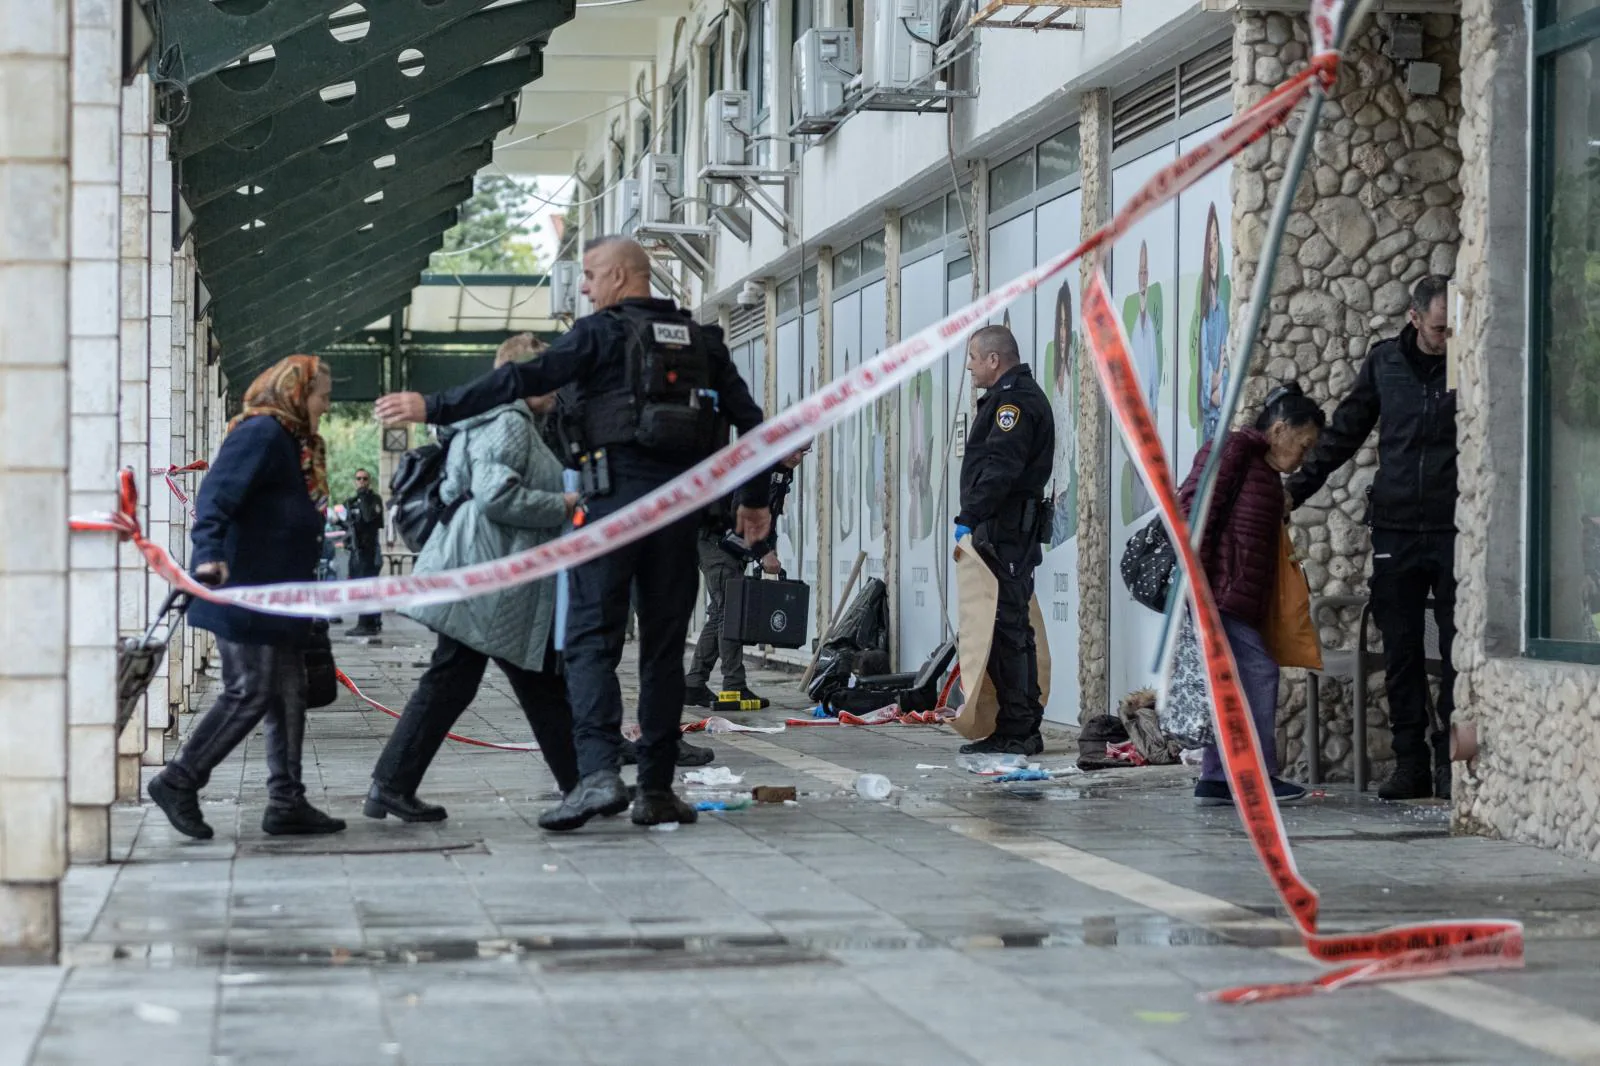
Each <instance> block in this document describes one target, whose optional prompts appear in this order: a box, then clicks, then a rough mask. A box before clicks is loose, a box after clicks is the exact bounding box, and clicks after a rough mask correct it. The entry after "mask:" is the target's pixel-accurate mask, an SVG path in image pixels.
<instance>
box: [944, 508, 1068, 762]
mask: <svg viewBox="0 0 1600 1066" xmlns="http://www.w3.org/2000/svg"><path fill="white" fill-rule="evenodd" d="M956 597H957V604H958V609H957V614H956V619H957V622H958V623H959V626H960V628H959V631H958V638H959V639H958V644H957V646H958V647H959V648H960V650H961V692H962V695H963V696H964V697H965V702H964V703H962V705H961V711H960V713H958V714H957V715H956V716H955V718H953V719H951V720H950V724H951V725H952V726H953V727H955V731H956V732H957V733H960V734H961V735H962V736H964V737H966V738H967V739H968V740H982V739H983V738H984V737H986V736H988V735H989V734H991V733H993V732H994V719H995V714H996V712H998V711H999V709H1000V704H999V702H998V701H997V700H996V698H995V693H994V686H993V685H992V684H990V682H989V648H990V645H991V644H992V643H993V642H994V619H995V610H996V606H997V604H998V603H999V601H1000V582H999V580H998V579H997V578H996V577H995V576H994V572H993V571H991V570H990V569H989V566H988V564H987V563H985V562H984V561H983V559H982V558H981V557H980V556H979V555H978V553H977V551H976V550H975V549H974V548H973V547H972V538H971V537H970V536H967V537H962V538H961V542H960V543H959V544H957V545H956ZM1028 622H1029V625H1031V626H1032V627H1033V641H1034V645H1035V647H1036V648H1037V649H1038V659H1039V702H1040V703H1049V702H1050V638H1049V636H1048V635H1047V634H1046V633H1045V629H1044V614H1043V612H1041V611H1040V610H1039V597H1038V596H1035V597H1033V599H1032V600H1031V601H1030V602H1029V603H1028Z"/></svg>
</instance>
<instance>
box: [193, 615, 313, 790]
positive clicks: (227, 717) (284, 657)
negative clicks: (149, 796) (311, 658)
mask: <svg viewBox="0 0 1600 1066" xmlns="http://www.w3.org/2000/svg"><path fill="white" fill-rule="evenodd" d="M217 652H218V654H219V656H220V657H221V659H222V694H221V695H219V696H218V697H217V699H216V702H215V703H213V704H212V705H211V709H210V710H209V711H207V712H206V713H205V715H204V716H203V717H202V718H201V719H200V721H199V722H198V723H196V725H195V727H194V731H193V732H191V733H190V734H189V739H188V740H187V741H185V742H184V745H183V749H182V750H181V751H179V752H178V755H177V757H176V758H174V759H173V760H172V762H170V763H168V764H167V768H166V769H165V770H163V771H162V776H164V777H165V778H166V779H167V780H168V781H169V782H170V783H172V784H173V785H176V786H177V787H179V788H191V789H201V788H205V787H206V784H207V783H208V782H209V781H210V780H211V771H213V770H215V769H216V768H217V766H218V765H220V764H221V762H222V760H223V759H226V758H227V757H228V756H229V755H230V754H231V753H232V752H233V749H234V748H237V747H238V746H239V745H240V744H241V743H243V742H244V739H245V738H246V737H248V736H249V735H250V734H251V733H252V732H253V731H254V730H255V728H256V726H257V725H258V724H260V723H262V722H265V731H266V735H267V805H268V806H269V807H277V808H289V807H294V806H296V805H298V804H300V803H301V802H303V801H304V800H305V795H306V786H305V785H304V784H302V783H301V781H300V750H301V746H302V744H303V743H304V741H305V735H306V662H305V652H303V651H301V650H300V649H299V648H282V647H275V646H273V645H270V644H235V643H233V642H232V641H229V640H222V639H221V638H218V640H217Z"/></svg>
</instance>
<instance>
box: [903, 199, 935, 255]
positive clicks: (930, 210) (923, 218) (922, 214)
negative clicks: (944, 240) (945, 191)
mask: <svg viewBox="0 0 1600 1066" xmlns="http://www.w3.org/2000/svg"><path fill="white" fill-rule="evenodd" d="M943 236H944V201H943V200H935V201H934V202H933V203H931V204H925V205H923V206H922V207H919V208H917V209H916V210H915V211H912V212H910V213H909V214H907V215H906V216H905V217H903V218H901V219H900V252H901V254H902V255H903V254H905V253H906V252H910V251H914V250H916V249H918V248H921V247H923V246H924V245H926V244H930V243H932V242H933V241H936V240H938V239H939V238H940V237H943Z"/></svg>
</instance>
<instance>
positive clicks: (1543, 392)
mask: <svg viewBox="0 0 1600 1066" xmlns="http://www.w3.org/2000/svg"><path fill="white" fill-rule="evenodd" d="M1545 6H1546V10H1547V12H1548V11H1549V9H1550V8H1552V7H1553V8H1554V9H1555V11H1554V12H1551V13H1552V14H1558V15H1570V14H1573V13H1576V12H1578V11H1583V10H1592V9H1594V8H1596V7H1597V6H1600V4H1597V2H1596V0H1587V2H1579V0H1561V2H1559V3H1556V4H1550V5H1545ZM1581 24H1588V26H1587V29H1588V33H1587V35H1585V34H1584V33H1583V32H1582V29H1581V28H1580V25H1581ZM1552 31H1553V32H1552ZM1539 43H1540V46H1541V47H1540V49H1539V50H1540V52H1541V53H1542V54H1540V55H1539V57H1538V87H1537V90H1536V100H1535V112H1534V113H1535V116H1536V122H1537V134H1536V138H1535V165H1536V167H1537V168H1538V171H1537V175H1536V185H1535V188H1536V192H1537V207H1536V217H1537V218H1538V219H1539V233H1538V244H1537V245H1536V248H1537V250H1538V251H1537V254H1538V258H1537V260H1536V261H1535V268H1536V271H1537V272H1538V273H1537V275H1536V276H1538V278H1539V281H1540V284H1539V287H1538V296H1537V302H1536V305H1535V306H1536V308H1537V312H1538V314H1537V318H1536V323H1535V334H1534V348H1533V351H1534V356H1535V361H1536V382H1537V384H1536V392H1535V402H1536V407H1535V418H1534V423H1533V424H1534V441H1533V456H1534V464H1535V465H1534V471H1535V473H1534V478H1535V482H1534V487H1535V508H1534V517H1535V524H1534V531H1533V532H1534V536H1533V547H1534V552H1533V563H1534V593H1533V595H1532V596H1531V597H1530V603H1531V605H1532V609H1533V617H1532V619H1531V621H1532V625H1531V627H1530V636H1531V637H1532V638H1533V640H1532V642H1531V646H1532V649H1533V650H1534V652H1535V653H1536V654H1542V655H1549V656H1550V657H1555V658H1563V659H1581V660H1586V661H1593V662H1600V25H1595V20H1594V19H1593V18H1592V17H1589V18H1583V19H1579V20H1576V22H1556V23H1555V24H1554V25H1552V26H1550V27H1547V29H1546V30H1545V31H1542V32H1541V33H1540V34H1539Z"/></svg>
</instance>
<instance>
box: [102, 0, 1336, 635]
mask: <svg viewBox="0 0 1600 1066" xmlns="http://www.w3.org/2000/svg"><path fill="white" fill-rule="evenodd" d="M1318 2H1319V3H1325V2H1329V0H1318ZM1337 65H1338V58H1337V56H1336V55H1334V54H1333V53H1331V52H1325V53H1321V54H1319V55H1317V56H1315V57H1314V58H1313V59H1312V62H1311V65H1310V66H1308V67H1307V68H1306V69H1305V70H1302V71H1300V72H1299V73H1297V74H1295V75H1294V76H1293V77H1292V78H1290V79H1289V80H1288V81H1286V82H1285V83H1284V84H1283V85H1281V86H1279V87H1278V88H1277V89H1275V90H1273V91H1272V92H1271V93H1269V94H1268V95H1267V96H1266V97H1265V98H1263V99H1262V100H1261V101H1260V102H1259V103H1257V104H1256V105H1255V106H1254V107H1252V108H1250V109H1249V110H1247V111H1245V112H1244V113H1243V114H1241V115H1238V116H1237V117H1235V118H1234V119H1233V120H1232V121H1230V122H1229V123H1228V125H1227V127H1226V128H1225V129H1224V130H1223V131H1222V132H1221V133H1219V134H1218V135H1217V136H1216V137H1214V138H1213V139H1211V140H1209V141H1207V142H1205V143H1203V144H1201V145H1198V146H1197V147H1195V148H1193V149H1191V150H1190V151H1188V152H1185V153H1184V154H1183V156H1182V157H1180V158H1179V159H1177V160H1176V161H1174V162H1173V163H1172V164H1171V165H1170V166H1168V167H1166V168H1165V169H1163V170H1162V171H1161V173H1159V174H1157V175H1156V176H1155V177H1154V178H1153V179H1152V180H1151V181H1150V182H1149V183H1148V184H1147V185H1145V187H1144V188H1143V189H1141V190H1140V192H1139V193H1138V194H1136V195H1135V196H1134V197H1133V199H1132V200H1131V201H1130V202H1129V203H1128V204H1127V205H1126V206H1125V207H1124V208H1123V209H1122V210H1121V211H1120V212H1118V213H1117V215H1116V217H1115V218H1114V219H1113V220H1112V221H1111V223H1110V224H1109V225H1107V226H1105V227H1104V228H1102V229H1101V230H1099V231H1098V232H1096V233H1095V234H1094V235H1093V236H1091V237H1090V238H1089V239H1088V240H1086V241H1084V242H1083V243H1082V244H1081V245H1079V246H1078V247H1077V248H1075V249H1073V250H1072V251H1070V252H1063V253H1061V254H1060V255H1057V256H1055V257H1053V258H1052V259H1050V260H1048V261H1046V262H1045V263H1043V264H1041V265H1040V266H1038V267H1035V268H1034V269H1033V270H1030V271H1028V272H1027V273H1026V274H1023V275H1022V276H1021V277H1019V278H1017V279H1016V280H1014V281H1012V282H1010V283H1009V284H1007V285H1004V286H1001V287H1000V288H998V289H996V290H994V291H993V292H990V293H989V294H987V295H986V296H982V297H980V298H979V299H977V300H974V301H973V302H972V303H970V304H968V305H967V306H966V307H963V308H962V309H961V310H959V311H956V312H955V313H953V314H950V315H947V316H945V317H944V318H943V319H941V320H940V321H938V322H936V323H934V324H933V325H931V326H929V327H928V328H926V329H923V330H921V331H919V332H918V333H916V334H915V335H913V336H912V337H910V338H908V339H906V340H903V341H901V342H899V343H898V344H895V345H893V346H891V347H890V348H888V349H886V350H885V351H883V352H882V353H881V354H879V355H878V356H877V357H875V358H873V359H871V360H869V361H867V362H866V363H863V364H862V365H861V366H859V367H856V368H855V369H853V370H851V371H849V372H847V373H845V374H843V375H841V376H840V377H838V378H835V379H834V380H833V381H832V382H830V383H829V384H827V385H826V386H824V387H822V388H821V389H819V390H818V391H817V392H815V393H812V394H811V395H810V396H808V397H806V398H805V399H803V400H800V401H799V402H798V403H796V404H795V405H794V406H792V407H790V408H789V409H788V410H787V411H784V412H782V413H780V414H778V415H776V416H774V417H773V418H771V419H768V420H767V421H766V422H764V423H762V425H760V426H759V427H757V428H756V429H755V430H754V431H753V432H751V433H748V434H746V435H744V436H741V437H740V438H739V439H738V440H736V441H734V442H733V443H732V444H730V445H729V446H728V447H726V448H724V449H722V450H721V451H719V452H717V453H716V454H715V455H713V456H712V457H711V458H709V459H707V460H705V461H704V462H702V463H700V464H699V465H698V466H696V467H694V468H693V469H691V470H689V471H687V472H686V473H684V474H682V475H680V476H679V477H677V478H675V479H673V480H672V481H670V482H668V483H667V484H665V485H663V486H662V487H661V488H660V489H658V490H656V491H655V492H654V493H652V494H651V495H649V496H647V497H645V498H643V499H641V500H638V501H637V502H635V503H633V504H632V505H630V506H628V507H626V508H624V509H623V510H621V511H619V512H617V513H616V514H613V515H610V516H608V517H606V518H604V519H600V520H598V521H595V522H591V523H589V524H587V525H585V526H583V527H581V528H579V529H576V530H574V531H572V532H571V533H568V534H566V535H565V536H562V537H559V538H557V539H556V540H553V541H549V542H547V543H545V544H542V545H539V546H538V547H536V548H532V549H529V550H528V551H525V552H521V553H518V554H516V555H511V556H507V557H506V558H504V559H498V560H495V561H493V562H489V563H483V564H480V565H477V566H470V567H463V568H461V569H458V570H447V571H442V572H439V573H434V574H421V575H418V574H409V575H396V576H388V577H375V578H364V579H361V580H357V581H307V582H294V583H289V584H281V585H256V586H242V587H237V588H220V589H216V588H210V587H208V586H205V585H201V584H200V583H199V582H197V581H195V580H194V578H192V577H190V576H189V575H188V574H187V573H185V572H184V571H183V568H182V567H180V566H179V565H178V564H177V563H176V562H175V561H174V560H173V559H172V557H171V556H170V555H169V554H168V553H167V551H166V550H165V549H164V548H162V547H161V546H160V545H157V544H152V543H151V542H149V541H148V540H147V539H145V537H144V535H143V533H142V531H141V530H140V529H139V526H138V521H137V519H136V517H135V510H134V508H135V505H136V504H137V495H136V491H135V489H134V488H133V486H132V482H131V478H130V477H129V476H128V472H124V478H123V481H124V483H123V485H122V488H121V507H120V510H119V512H118V513H117V514H114V515H93V516H88V517H83V518H75V519H73V521H72V527H73V528H74V529H109V530H114V531H116V532H118V533H121V534H123V535H124V536H126V537H128V538H129V539H131V540H132V541H133V542H134V543H135V544H136V545H137V546H138V548H139V550H140V552H141V553H143V555H144V557H145V559H146V561H147V562H148V563H149V565H150V567H151V569H153V570H155V572H156V573H158V574H160V575H161V577H162V578H163V579H165V580H166V581H168V582H169V583H171V584H173V585H176V586H178V587H180V588H182V589H183V590H184V591H186V592H188V593H189V594H190V595H192V596H197V597H199V598H201V599H205V600H210V601H212V602H215V603H223V604H231V605H233V606H237V607H247V608H250V609H252V610H258V611H264V612H267V613H269V614H281V615H293V616H300V617H332V616H334V615H338V614H341V613H344V612H346V611H350V610H356V611H359V612H363V613H370V612H373V611H379V610H384V609H390V608H397V607H407V606H417V605H422V604H428V603H441V602H450V601H454V600H459V599H463V598H465V597H468V596H478V595H482V594H484V593H487V592H493V591H496V590H498V589H503V588H507V587H509V586H512V585H517V584H521V583H523V582H527V581H532V580H535V579H537V578H541V577H547V576H549V575H551V574H554V573H556V572H558V571H561V570H565V569H569V568H571V567H574V566H577V565H579V564H580V563H585V562H589V561H590V560H593V559H597V558H599V557H600V556H602V555H604V554H605V553H607V552H608V551H611V550H612V549H613V548H616V547H619V546H621V545H623V544H627V543H629V542H631V541H634V540H637V539H638V538H640V537H642V536H644V535H646V534H647V533H649V532H651V531H652V530H655V529H658V528H660V527H661V526H663V525H665V524H667V523H670V522H673V521H675V520H677V519H679V518H683V517H685V516H687V515H689V514H691V513H693V512H695V511H697V510H700V509H701V508H703V507H705V506H706V505H707V504H708V503H710V502H711V501H713V500H716V499H720V498H722V497H724V496H726V495H728V493H730V492H731V491H733V490H734V489H735V488H737V487H738V486H740V485H742V484H743V483H744V482H745V481H748V480H749V479H750V478H752V477H754V476H756V475H757V474H759V473H760V472H761V471H763V470H766V469H768V468H769V467H771V466H772V465H773V464H774V463H776V462H777V461H778V460H779V459H781V458H782V457H783V456H785V455H788V454H790V453H792V452H794V451H795V450H796V449H797V448H799V447H800V446H801V445H802V444H804V443H805V442H807V441H809V440H810V439H811V438H813V437H814V436H816V435H817V434H819V433H821V432H823V431H824V430H827V429H828V428H830V427H831V426H833V425H835V424H837V423H839V422H841V421H843V420H844V419H845V418H847V417H849V416H850V415H851V414H853V413H855V412H856V411H858V410H860V409H861V408H863V407H865V406H866V405H868V404H870V403H872V402H873V401H874V400H876V399H877V398H878V397H879V396H881V395H883V394H884V393H886V392H888V391H890V390H891V389H894V388H897V387H898V386H900V385H901V384H902V383H903V382H904V381H905V380H907V378H909V377H910V376H911V375H912V374H915V373H916V372H917V371H919V370H921V369H922V368H923V367H925V366H928V365H930V364H932V363H933V362H935V361H937V360H938V359H940V358H942V357H943V356H944V353H945V352H946V351H947V350H948V349H949V348H950V347H951V346H952V345H953V344H956V343H957V342H959V341H960V340H961V339H962V338H963V337H965V336H966V335H967V334H968V333H970V332H971V331H972V330H973V329H975V328H977V327H978V326H979V325H982V324H983V322H984V321H986V320H987V319H988V318H990V317H991V316H992V315H994V314H995V313H996V312H998V311H1000V310H1001V309H1003V308H1005V307H1006V306H1008V305H1009V304H1011V303H1013V302H1014V301H1016V300H1018V299H1020V298H1021V297H1023V296H1025V295H1027V294H1028V293H1031V292H1033V291H1034V290H1035V289H1036V288H1038V287H1039V286H1040V285H1041V284H1042V283H1044V282H1045V281H1047V280H1049V279H1050V278H1052V277H1054V276H1055V275H1057V274H1059V273H1060V272H1061V271H1062V270H1064V269H1066V268H1067V267H1068V266H1069V265H1071V264H1072V263H1074V262H1076V261H1077V260H1078V259H1080V258H1081V257H1083V256H1084V255H1086V254H1088V253H1089V252H1092V251H1095V250H1097V249H1100V248H1102V247H1105V246H1106V245H1108V244H1109V243H1110V242H1111V241H1113V240H1115V239H1116V237H1117V236H1119V235H1120V234H1122V233H1124V232H1125V231H1126V230H1127V229H1128V227H1129V226H1131V225H1133V224H1134V223H1135V222H1137V221H1138V220H1139V219H1141V218H1143V217H1144V216H1145V215H1147V214H1149V213H1150V212H1151V211H1153V210H1154V209H1155V208H1156V207H1158V206H1160V205H1161V204H1163V203H1165V202H1166V201H1168V200H1170V199H1172V198H1173V197H1175V196H1177V195H1178V193H1180V192H1181V191H1183V190H1184V189H1186V188H1188V187H1189V186H1190V185H1193V184H1194V183H1195V182H1196V181H1198V180H1200V179H1201V178H1202V177H1204V176H1205V175H1206V174H1209V173H1210V172H1211V171H1213V170H1215V169H1216V168H1217V167H1218V166H1220V165H1221V164H1222V163H1223V162H1225V161H1226V160H1228V159H1229V158H1230V157H1232V156H1233V155H1235V154H1237V153H1238V152H1239V151H1241V150H1242V149H1243V148H1244V147H1245V146H1246V145H1248V144H1250V143H1251V142H1252V141H1254V140H1256V139H1257V138H1259V137H1260V136H1262V135H1263V134H1264V133H1266V132H1267V130H1269V129H1271V128H1272V127H1273V126H1276V125H1278V124H1279V123H1281V122H1282V121H1283V120H1284V119H1285V118H1286V117H1287V116H1288V115H1289V113H1290V111H1292V110H1293V109H1294V107H1295V105H1296V104H1297V103H1299V101H1300V99H1301V98H1302V97H1303V96H1305V94H1306V92H1307V91H1308V89H1309V87H1310V85H1311V83H1312V81H1313V80H1315V79H1319V78H1320V79H1323V80H1325V81H1326V80H1330V79H1331V78H1332V77H1333V74H1334V71H1335V70H1336V68H1337Z"/></svg>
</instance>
